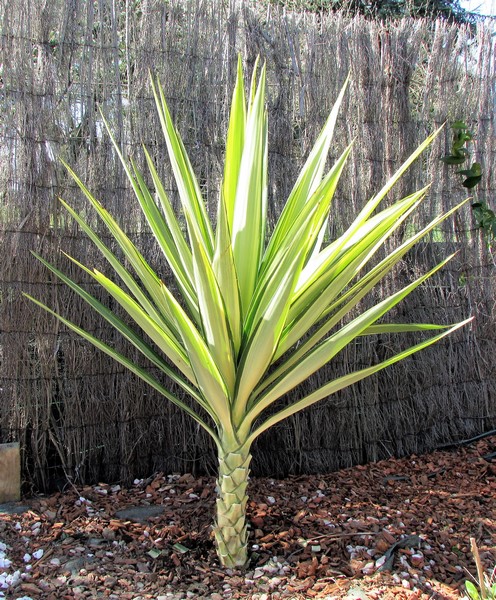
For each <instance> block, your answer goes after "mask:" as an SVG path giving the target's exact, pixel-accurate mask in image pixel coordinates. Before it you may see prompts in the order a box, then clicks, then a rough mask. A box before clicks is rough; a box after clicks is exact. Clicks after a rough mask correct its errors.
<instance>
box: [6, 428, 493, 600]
mask: <svg viewBox="0 0 496 600" xmlns="http://www.w3.org/2000/svg"><path fill="white" fill-rule="evenodd" d="M495 446H496V435H494V433H493V435H490V436H487V437H485V438H483V439H480V440H479V441H477V442H474V443H471V444H467V445H464V446H460V447H458V448H456V449H448V450H443V451H436V452H434V453H432V454H429V455H425V456H420V457H418V456H410V457H407V458H402V459H394V458H391V459H389V460H384V461H381V462H377V463H373V464H369V465H365V466H357V467H354V468H351V469H345V470H341V471H339V472H336V473H332V474H329V475H322V476H305V477H290V478H287V479H284V480H275V479H270V478H254V479H252V480H251V482H250V487H249V494H250V502H249V506H248V513H249V519H250V523H251V529H250V551H251V556H252V560H251V564H250V565H249V567H248V569H247V570H246V571H245V572H231V571H224V570H222V569H221V568H220V567H219V564H218V562H217V559H216V554H215V548H214V545H213V538H212V534H211V522H212V518H213V510H214V500H215V481H214V479H213V478H208V477H200V478H195V477H193V476H192V475H182V476H179V475H172V476H164V475H163V474H158V475H155V476H153V477H150V478H149V479H147V480H139V481H138V480H137V481H135V482H134V485H132V486H130V487H128V488H124V487H121V486H119V485H109V484H99V485H94V486H86V487H81V488H77V489H76V488H75V487H69V488H68V489H66V490H65V491H64V492H63V493H58V494H54V495H51V496H48V497H36V498H32V499H27V500H25V501H24V502H23V507H18V506H13V507H12V506H11V507H3V512H0V540H2V543H1V548H2V549H3V551H2V552H0V556H3V558H0V598H1V597H2V594H3V597H5V598H12V599H16V598H25V599H27V598H33V599H34V598H46V599H49V600H52V599H53V600H55V599H69V598H109V599H111V600H118V599H121V600H141V599H160V600H166V599H167V598H174V599H180V598H199V599H201V598H210V599H212V600H222V599H224V598H226V599H227V598H233V599H235V598H250V599H253V600H257V599H258V600H270V599H273V600H277V599H278V598H281V599H282V598H291V599H295V600H296V599H308V598H320V599H327V600H331V599H338V598H347V599H349V600H351V599H357V600H358V599H365V600H366V599H371V600H376V599H384V600H387V599H398V600H401V599H414V598H416V599H428V598H431V599H438V600H443V599H444V600H454V599H455V598H460V596H461V595H462V594H463V582H464V581H465V580H466V579H467V578H469V577H470V576H469V572H470V573H472V574H475V572H476V571H475V564H474V561H473V557H472V554H471V552H470V538H471V537H474V538H475V539H476V541H477V544H478V546H479V549H480V554H481V559H482V562H483V564H484V566H485V568H486V569H487V570H490V569H491V568H494V565H495V564H496V452H495V450H496V448H495ZM16 510H18V511H19V512H16ZM21 510H22V512H21ZM2 587H3V590H2Z"/></svg>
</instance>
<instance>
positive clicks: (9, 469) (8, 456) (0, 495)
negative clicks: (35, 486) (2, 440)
mask: <svg viewBox="0 0 496 600" xmlns="http://www.w3.org/2000/svg"><path fill="white" fill-rule="evenodd" d="M20 499H21V459H20V453H19V442H13V443H11V444H0V504H1V503H3V502H17V501H19V500H20Z"/></svg>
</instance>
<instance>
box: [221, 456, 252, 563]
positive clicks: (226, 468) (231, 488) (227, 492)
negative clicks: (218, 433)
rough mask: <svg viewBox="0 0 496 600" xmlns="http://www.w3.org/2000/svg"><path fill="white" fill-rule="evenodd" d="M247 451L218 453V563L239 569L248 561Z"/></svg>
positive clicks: (248, 462) (248, 459) (248, 463)
mask: <svg viewBox="0 0 496 600" xmlns="http://www.w3.org/2000/svg"><path fill="white" fill-rule="evenodd" d="M250 461H251V454H250V452H249V450H247V449H246V448H243V447H240V448H238V449H237V450H234V451H230V452H226V453H225V454H220V453H219V478H218V480H217V493H218V498H217V520H216V523H215V525H214V533H215V539H216V542H217V547H218V553H219V558H220V561H221V564H222V565H223V566H224V567H228V568H240V567H241V568H242V567H245V566H246V563H247V562H248V525H247V522H246V503H247V501H248V496H247V494H246V487H247V485H248V475H249V472H250V469H249V465H250Z"/></svg>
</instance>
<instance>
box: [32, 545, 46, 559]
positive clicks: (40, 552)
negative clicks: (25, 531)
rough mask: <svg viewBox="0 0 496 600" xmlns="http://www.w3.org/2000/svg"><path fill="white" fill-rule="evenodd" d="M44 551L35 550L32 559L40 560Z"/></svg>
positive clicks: (41, 549)
mask: <svg viewBox="0 0 496 600" xmlns="http://www.w3.org/2000/svg"><path fill="white" fill-rule="evenodd" d="M43 554H44V551H43V548H40V549H39V550H36V552H33V556H34V558H36V560H40V558H41V557H42V556H43Z"/></svg>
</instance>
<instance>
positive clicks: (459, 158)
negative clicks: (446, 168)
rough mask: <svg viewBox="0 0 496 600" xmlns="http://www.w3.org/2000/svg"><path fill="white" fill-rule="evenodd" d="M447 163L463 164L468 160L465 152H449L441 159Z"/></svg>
mask: <svg viewBox="0 0 496 600" xmlns="http://www.w3.org/2000/svg"><path fill="white" fill-rule="evenodd" d="M440 160H441V162H443V163H444V164H445V165H461V164H463V163H464V162H465V161H466V160H467V155H466V153H465V152H459V153H457V154H448V155H446V156H443V157H442V158H441V159H440Z"/></svg>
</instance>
